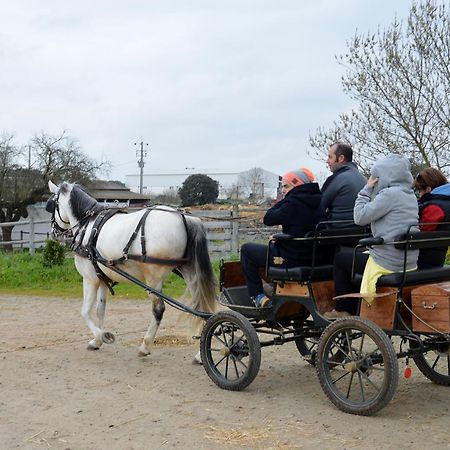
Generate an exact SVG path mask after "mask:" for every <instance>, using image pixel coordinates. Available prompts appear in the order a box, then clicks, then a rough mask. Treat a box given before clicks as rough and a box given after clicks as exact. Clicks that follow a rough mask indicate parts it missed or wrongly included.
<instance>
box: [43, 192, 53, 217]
mask: <svg viewBox="0 0 450 450" xmlns="http://www.w3.org/2000/svg"><path fill="white" fill-rule="evenodd" d="M55 205H56V199H55V195H54V194H53V195H52V196H51V197H50V198H49V199H48V200H47V204H46V205H45V210H46V211H47V212H49V213H52V214H53V213H54V212H55Z"/></svg>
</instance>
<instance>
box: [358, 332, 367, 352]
mask: <svg viewBox="0 0 450 450" xmlns="http://www.w3.org/2000/svg"><path fill="white" fill-rule="evenodd" d="M365 337H366V335H365V334H363V335H362V339H361V344H359V354H360V355H362V349H363V345H364V338H365Z"/></svg>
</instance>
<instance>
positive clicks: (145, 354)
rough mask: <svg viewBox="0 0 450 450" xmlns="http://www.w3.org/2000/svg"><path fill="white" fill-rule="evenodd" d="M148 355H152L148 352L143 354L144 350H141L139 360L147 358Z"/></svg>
mask: <svg viewBox="0 0 450 450" xmlns="http://www.w3.org/2000/svg"><path fill="white" fill-rule="evenodd" d="M148 355H150V352H148V353H146V352H143V351H142V350H139V353H138V356H139V358H145V357H146V356H148Z"/></svg>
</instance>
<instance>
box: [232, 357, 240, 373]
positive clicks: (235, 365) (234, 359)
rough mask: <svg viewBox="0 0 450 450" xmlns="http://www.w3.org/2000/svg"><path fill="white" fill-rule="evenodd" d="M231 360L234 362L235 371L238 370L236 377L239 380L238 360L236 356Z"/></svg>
mask: <svg viewBox="0 0 450 450" xmlns="http://www.w3.org/2000/svg"><path fill="white" fill-rule="evenodd" d="M231 360H232V361H233V364H234V369H235V370H236V377H237V378H239V370H238V368H237V364H236V358H235V357H234V356H231Z"/></svg>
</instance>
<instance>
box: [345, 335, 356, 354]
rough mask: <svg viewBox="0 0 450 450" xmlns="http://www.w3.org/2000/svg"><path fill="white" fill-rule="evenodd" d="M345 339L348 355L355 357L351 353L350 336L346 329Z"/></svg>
mask: <svg viewBox="0 0 450 450" xmlns="http://www.w3.org/2000/svg"><path fill="white" fill-rule="evenodd" d="M345 339H346V341H347V345H348V349H349V350H350V356H351V358H352V359H354V358H355V357H354V355H353V349H352V345H351V343H350V337H349V335H348V331H347V330H345Z"/></svg>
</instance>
